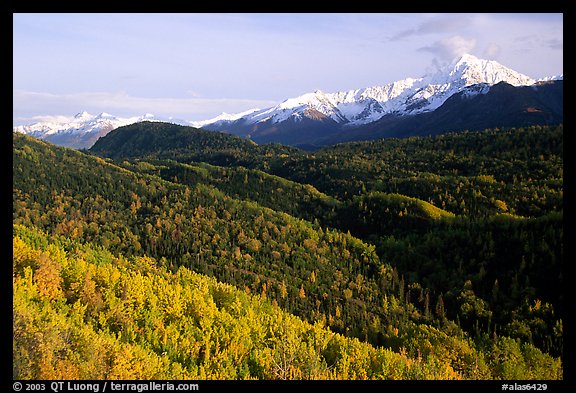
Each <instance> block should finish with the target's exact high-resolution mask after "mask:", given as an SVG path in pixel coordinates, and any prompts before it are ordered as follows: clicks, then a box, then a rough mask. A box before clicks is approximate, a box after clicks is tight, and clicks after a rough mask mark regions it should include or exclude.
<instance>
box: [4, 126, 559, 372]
mask: <svg viewBox="0 0 576 393" xmlns="http://www.w3.org/2000/svg"><path fill="white" fill-rule="evenodd" d="M12 215H13V378H14V379H45V380H46V379H133V380H134V379H158V380H163V379H176V380H181V379H196V380H198V379H200V380H205V379H227V380H228V379H233V380H240V379H241V380H245V379H258V380H286V379H313V380H318V379H328V380H341V379H352V380H359V379H377V380H431V379H436V380H562V379H563V378H564V375H563V364H564V361H563V359H564V342H563V337H564V332H563V320H565V318H564V317H563V316H564V313H565V312H566V309H565V301H564V292H563V285H564V283H563V269H564V265H563V251H564V250H563V126H562V125H560V126H530V127H523V128H502V129H487V130H483V131H477V132H476V131H475V132H468V131H465V132H459V133H447V134H442V135H437V136H428V137H410V138H400V139H396V138H387V139H381V140H374V141H367V142H351V143H342V144H337V145H334V146H330V147H325V148H323V149H320V150H316V151H304V150H300V149H297V148H294V147H288V146H283V145H279V144H264V145H257V144H255V143H254V142H252V141H250V140H248V139H243V138H239V137H236V136H232V135H228V134H224V133H218V132H211V131H205V130H202V129H195V128H192V127H185V126H179V125H174V124H168V123H159V122H142V123H136V124H133V125H129V126H125V127H121V128H118V129H116V130H113V131H111V132H110V133H109V134H107V135H106V136H105V137H102V138H101V139H99V140H98V141H97V142H96V144H95V145H94V146H93V147H92V148H91V149H89V150H73V149H69V148H63V147H58V146H56V145H53V144H50V143H47V142H43V141H40V140H38V139H35V138H33V137H29V136H25V135H22V134H17V133H14V134H13V212H12Z"/></svg>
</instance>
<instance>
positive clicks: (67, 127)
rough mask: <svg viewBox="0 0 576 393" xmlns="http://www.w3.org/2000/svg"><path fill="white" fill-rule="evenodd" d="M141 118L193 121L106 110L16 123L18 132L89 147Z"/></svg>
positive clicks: (173, 121) (56, 141) (144, 119)
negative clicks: (52, 119) (93, 113)
mask: <svg viewBox="0 0 576 393" xmlns="http://www.w3.org/2000/svg"><path fill="white" fill-rule="evenodd" d="M141 121H162V122H170V123H177V124H186V125H188V124H189V123H188V122H186V121H184V120H176V119H173V118H158V117H156V116H154V115H152V114H150V113H146V114H144V115H142V116H134V117H126V118H123V117H116V116H113V115H111V114H109V113H105V112H102V113H100V114H99V115H91V114H90V113H88V112H86V111H83V112H80V113H78V114H76V115H75V116H74V117H73V118H67V119H64V120H60V121H49V122H39V123H34V124H31V125H25V126H16V127H14V131H15V132H19V133H22V134H28V135H31V136H34V137H36V138H39V139H43V140H47V141H49V142H54V143H56V144H59V145H63V146H67V147H73V148H89V147H91V146H92V144H93V143H94V142H95V141H96V140H97V139H98V138H99V137H101V136H104V135H106V134H107V133H108V132H110V131H112V130H113V129H115V128H118V127H122V126H126V125H129V124H133V123H138V122H141Z"/></svg>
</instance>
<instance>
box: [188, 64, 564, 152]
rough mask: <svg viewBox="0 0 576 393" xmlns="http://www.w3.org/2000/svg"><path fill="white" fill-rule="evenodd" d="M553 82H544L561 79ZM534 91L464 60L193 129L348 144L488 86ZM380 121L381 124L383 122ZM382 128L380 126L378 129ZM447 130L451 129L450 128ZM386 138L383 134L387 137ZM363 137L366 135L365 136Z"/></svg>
mask: <svg viewBox="0 0 576 393" xmlns="http://www.w3.org/2000/svg"><path fill="white" fill-rule="evenodd" d="M558 78H562V77H561V76H560V77H551V78H545V79H558ZM501 82H505V83H507V84H509V85H511V86H532V85H534V84H535V83H538V82H537V81H536V80H534V79H532V78H530V77H528V76H526V75H524V74H521V73H519V72H516V71H514V70H511V69H510V68H507V67H505V66H503V65H501V64H500V63H498V62H496V61H492V60H483V59H478V58H476V57H474V56H472V55H464V56H462V57H460V58H459V59H457V60H455V61H454V62H452V63H451V64H449V65H448V66H446V67H444V68H442V69H440V70H438V71H437V72H435V73H433V74H431V75H428V76H424V77H422V78H419V79H413V78H407V79H404V80H401V81H397V82H394V83H390V84H387V85H384V86H376V87H369V88H365V89H357V90H350V91H347V92H338V93H324V92H322V91H316V92H314V93H308V94H304V95H302V96H300V97H297V98H292V99H288V100H286V101H284V102H282V103H281V104H279V105H276V106H275V107H272V108H267V109H262V110H252V111H248V112H245V113H243V114H239V115H228V114H225V115H223V116H219V117H216V118H214V119H211V120H206V121H202V122H192V124H193V125H194V126H197V127H203V128H206V129H210V130H216V131H226V132H230V133H233V134H236V135H240V136H244V137H249V138H251V139H253V140H254V141H256V142H258V143H266V142H280V143H287V144H293V145H302V144H325V143H326V141H330V140H337V139H339V138H336V137H335V136H336V135H339V136H340V138H345V136H346V133H347V132H350V135H360V134H361V132H360V133H359V132H354V131H352V130H356V129H364V126H366V125H369V124H371V125H375V124H379V125H380V126H382V125H384V124H386V120H387V119H389V118H391V117H393V118H394V119H397V118H400V117H402V118H411V117H414V116H417V115H420V114H424V113H432V112H434V111H435V110H437V109H439V108H440V107H441V106H442V105H443V104H444V103H445V102H446V101H447V100H448V99H449V98H450V97H452V96H454V95H455V94H459V93H463V94H465V95H476V94H486V93H487V92H489V91H490V86H493V85H496V84H498V83H501ZM380 121H381V122H380ZM379 122H380V123H379ZM445 126H446V127H448V128H452V127H451V125H450V124H448V123H447V124H445ZM384 133H385V132H384ZM364 137H365V135H364Z"/></svg>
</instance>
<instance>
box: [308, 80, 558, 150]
mask: <svg viewBox="0 0 576 393" xmlns="http://www.w3.org/2000/svg"><path fill="white" fill-rule="evenodd" d="M563 86H564V82H563V81H562V80H552V81H550V82H537V83H535V84H533V85H531V86H512V85H510V84H508V83H505V82H500V83H498V84H496V85H493V86H488V85H486V84H478V85H474V86H470V87H467V88H465V89H463V90H462V91H461V92H459V93H456V94H454V95H452V96H451V97H450V98H448V99H447V100H446V101H445V102H444V104H442V105H441V106H440V107H439V108H438V109H436V110H434V111H431V112H424V113H419V114H416V115H412V116H402V115H396V114H390V115H386V116H384V117H382V118H381V119H379V120H377V121H375V122H373V123H369V124H366V125H363V126H359V127H355V128H353V129H347V130H342V131H340V132H337V133H334V134H332V135H330V136H327V137H325V138H321V139H316V140H315V141H314V143H315V144H317V145H331V144H335V143H339V142H346V141H357V140H373V139H380V138H389V137H408V136H425V135H436V134H439V133H445V132H451V131H464V130H469V131H477V130H483V129H486V128H495V127H525V126H530V125H557V124H560V123H562V122H563V119H564V103H563V99H564V87H563Z"/></svg>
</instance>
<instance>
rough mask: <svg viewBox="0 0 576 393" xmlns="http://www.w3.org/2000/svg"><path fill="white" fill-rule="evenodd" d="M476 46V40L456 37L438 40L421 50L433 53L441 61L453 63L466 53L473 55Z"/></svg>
mask: <svg viewBox="0 0 576 393" xmlns="http://www.w3.org/2000/svg"><path fill="white" fill-rule="evenodd" d="M475 46H476V40H475V39H474V38H464V37H461V36H459V35H455V36H452V37H446V38H443V39H441V40H438V41H436V42H434V43H433V44H432V45H429V46H424V47H421V48H420V49H419V50H420V51H425V52H430V53H433V54H434V55H436V56H437V57H438V58H439V59H440V60H441V61H452V60H453V59H455V58H457V57H460V56H462V55H463V54H465V53H471V52H472V49H474V47H475Z"/></svg>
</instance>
